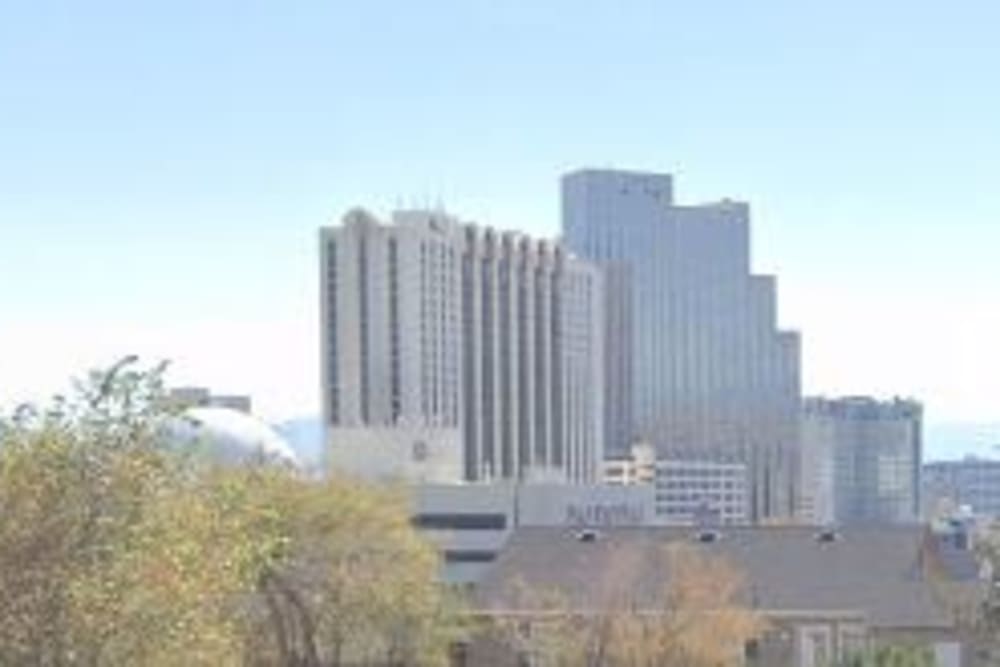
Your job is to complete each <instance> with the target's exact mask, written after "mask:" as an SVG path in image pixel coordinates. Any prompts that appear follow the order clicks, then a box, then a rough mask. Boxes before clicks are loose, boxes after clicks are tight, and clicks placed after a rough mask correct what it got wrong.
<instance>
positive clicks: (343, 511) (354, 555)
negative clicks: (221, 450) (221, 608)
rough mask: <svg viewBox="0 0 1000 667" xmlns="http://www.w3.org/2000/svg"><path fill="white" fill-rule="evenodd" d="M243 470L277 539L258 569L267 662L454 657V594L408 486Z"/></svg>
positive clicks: (259, 649)
mask: <svg viewBox="0 0 1000 667" xmlns="http://www.w3.org/2000/svg"><path fill="white" fill-rule="evenodd" d="M244 474H246V475H247V476H248V478H249V479H248V482H249V483H247V484H244V485H243V487H242V488H245V489H252V490H253V491H252V497H249V498H247V499H246V500H245V503H246V507H245V511H246V513H247V516H248V517H249V520H250V521H251V522H254V523H257V524H258V527H257V528H254V529H253V530H252V532H255V533H257V532H260V533H266V534H270V535H272V540H273V545H274V548H273V550H272V551H271V552H270V553H267V554H266V555H265V556H264V558H263V559H262V561H261V564H260V567H259V568H258V575H257V585H256V590H255V595H254V605H253V607H252V608H253V613H252V615H251V618H250V621H251V626H252V628H253V630H254V631H253V632H252V633H251V636H252V637H255V638H257V641H256V642H255V644H254V647H253V648H254V651H253V652H254V653H255V654H256V655H258V656H259V661H260V662H261V664H274V663H275V662H277V663H279V664H284V665H291V664H296V665H299V664H300V665H310V666H311V665H330V666H332V667H336V666H338V665H343V664H382V665H416V664H419V665H438V664H444V663H445V662H446V659H447V655H448V649H449V647H450V645H451V643H452V641H453V640H454V639H455V638H456V636H457V635H456V633H457V632H458V626H457V622H456V619H457V613H455V610H454V608H453V604H454V601H453V600H452V599H451V598H450V597H449V596H448V595H447V592H446V590H445V589H444V588H443V587H442V586H440V585H439V584H438V583H437V580H436V579H437V574H438V571H439V567H440V562H439V556H438V554H437V552H436V551H435V550H434V548H433V547H431V546H430V544H429V543H427V542H425V541H424V540H423V539H422V538H421V537H420V536H419V535H418V534H417V533H416V531H414V529H413V528H412V526H411V524H410V521H409V511H408V508H407V506H406V503H405V496H404V495H403V494H402V493H399V492H398V491H396V490H394V489H386V488H380V487H375V486H370V485H366V484H363V483H360V482H357V481H353V480H349V479H340V478H334V479H331V480H329V481H327V482H324V483H317V484H303V483H301V482H300V481H299V480H295V479H290V478H289V477H288V476H286V475H284V474H281V473H275V472H274V471H261V470H248V471H246V472H245V473H244Z"/></svg>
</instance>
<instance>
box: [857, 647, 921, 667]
mask: <svg viewBox="0 0 1000 667" xmlns="http://www.w3.org/2000/svg"><path fill="white" fill-rule="evenodd" d="M841 664H842V666H843V667H934V665H935V661H934V655H933V653H931V651H930V650H929V649H927V648H924V647H917V646H883V647H880V648H877V649H873V650H870V651H865V652H864V653H861V654H859V655H855V656H851V657H849V658H847V659H846V660H844V661H843V662H842V663H841Z"/></svg>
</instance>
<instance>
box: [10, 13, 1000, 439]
mask: <svg viewBox="0 0 1000 667" xmlns="http://www.w3.org/2000/svg"><path fill="white" fill-rule="evenodd" d="M889 5H890V6H885V7H880V8H869V7H867V6H865V5H864V4H863V3H846V4H845V5H842V6H839V7H838V8H837V9H832V8H828V9H825V10H816V11H812V10H811V11H810V12H808V13H805V12H799V11H796V10H795V9H794V7H792V6H791V5H789V4H787V3H777V4H776V5H775V6H768V7H754V8H753V10H752V11H751V9H749V8H727V9H726V12H727V13H730V14H732V13H736V14H739V17H738V18H739V19H740V20H733V21H726V22H716V21H714V20H713V18H714V12H713V9H712V8H704V9H698V8H692V7H686V8H678V9H677V10H676V12H677V13H676V16H674V15H673V14H672V12H667V11H665V10H663V9H661V8H657V7H656V6H654V5H652V4H644V3H638V4H637V5H636V6H634V7H633V8H631V11H622V12H619V13H612V12H610V10H598V9H588V8H579V7H575V6H570V5H568V4H562V3H553V4H552V5H551V6H547V7H545V8H539V7H529V6H527V5H524V4H522V5H518V4H517V3H512V4H511V5H510V6H509V7H507V8H505V9H503V10H496V11H495V12H494V13H493V15H492V16H491V17H490V20H483V19H482V18H480V17H477V16H476V12H475V10H474V9H462V8H460V7H459V6H457V5H451V6H447V5H444V4H437V5H436V6H434V7H431V8H429V9H427V10H423V11H418V10H416V9H407V8H403V9H401V10H400V11H398V12H396V13H393V14H392V15H391V16H383V15H382V14H381V13H380V12H379V11H378V10H377V9H376V8H353V9H351V10H349V11H343V10H338V9H336V8H330V7H324V6H321V5H320V4H319V3H317V4H315V5H310V4H305V5H303V6H302V8H301V9H300V10H299V11H298V12H297V13H286V14H283V15H279V12H277V11H276V10H269V9H267V8H264V7H255V6H245V7H240V8H239V9H238V8H237V7H236V6H235V5H226V6H222V5H220V6H217V7H213V8H207V7H201V6H199V5H198V4H196V3H177V4H176V5H172V6H171V8H170V9H165V8H161V9H152V8H139V7H132V6H128V5H126V4H125V3H108V4H107V6H99V7H87V8H83V7H80V8H78V9H67V10H66V11H65V12H63V16H62V19H61V20H60V21H58V22H55V21H54V20H52V19H51V17H49V16H47V15H46V14H45V12H44V10H43V9H41V8H36V7H25V8H17V9H15V8H5V9H3V10H0V13H2V14H3V15H4V16H3V20H0V45H2V46H0V76H3V79H4V81H6V82H8V83H9V85H7V86H5V90H4V91H3V92H2V93H0V101H2V102H3V103H2V104H0V128H3V130H0V145H2V146H3V150H2V151H0V183H2V185H0V266H2V267H3V277H4V280H3V281H2V284H0V313H2V314H0V402H3V403H5V404H7V405H9V404H10V403H11V402H12V401H17V400H23V399H39V398H42V397H44V396H45V395H47V394H49V393H51V392H54V391H57V390H59V389H61V388H63V387H65V386H66V384H67V378H68V377H69V376H70V375H73V374H79V373H82V372H83V371H84V370H85V369H86V368H88V367H90V366H93V365H100V364H106V363H110V362H111V361H113V360H114V359H116V358H117V357H120V356H123V355H125V354H128V353H132V352H135V353H140V354H142V355H143V356H144V357H147V358H150V359H155V358H160V357H166V358H171V359H174V360H175V362H176V369H175V376H174V379H175V381H176V382H178V383H195V384H206V385H210V386H213V387H218V388H219V389H220V390H223V391H233V392H240V393H249V394H252V395H253V396H254V399H255V402H256V403H257V404H258V405H259V406H260V409H261V412H262V413H263V414H264V415H266V416H268V417H270V418H275V419H281V418H285V417H292V416H298V415H303V414H317V413H318V411H319V410H318V409H319V378H318V359H319V354H318V340H317V334H316V328H317V327H316V323H317V320H318V313H316V312H314V310H315V303H316V302H317V300H318V295H317V294H316V287H315V284H314V282H315V281H314V270H313V268H314V266H315V256H314V251H315V248H314V243H313V242H314V238H315V236H314V234H315V229H316V228H317V227H319V226H321V225H323V224H326V223H328V222H329V221H331V220H334V219H336V218H337V217H338V216H339V215H340V214H341V213H342V212H343V211H345V210H347V209H348V208H350V207H351V206H353V205H355V204H358V203H366V204H369V205H371V207H372V208H373V210H374V211H375V212H376V213H377V214H380V215H381V214H382V213H384V212H385V211H387V210H388V209H390V208H392V207H393V205H394V203H395V202H396V201H397V200H399V201H400V203H406V202H407V201H408V200H410V201H412V200H416V201H417V202H422V203H426V204H430V205H432V206H433V205H435V204H436V203H437V201H438V200H439V199H440V200H442V201H443V202H444V203H445V204H446V206H447V208H448V209H449V211H451V212H454V213H455V214H457V215H460V216H461V217H462V218H463V219H470V220H472V221H474V222H476V223H478V224H482V225H496V226H498V227H503V228H506V227H508V226H516V227H518V228H521V229H523V230H524V231H525V232H526V233H529V234H531V235H535V236H543V237H552V236H555V234H556V231H557V229H558V222H559V218H558V194H557V193H558V190H557V188H558V177H559V176H560V175H561V174H562V173H564V172H567V171H569V170H571V169H573V168H578V167H585V166H598V167H600V166H606V165H607V163H608V162H610V163H612V164H614V165H615V166H617V167H623V168H636V169H652V170H655V171H664V172H673V173H676V174H677V175H678V181H679V185H680V187H681V188H682V190H683V191H684V192H685V193H686V196H685V199H686V200H687V201H692V202H697V201H705V200H717V199H720V198H723V197H732V198H735V199H740V200H746V201H749V203H750V206H751V211H752V215H753V219H754V229H755V243H754V248H753V250H754V253H753V254H754V257H753V263H754V266H755V268H756V269H758V270H760V271H761V272H764V273H775V274H777V275H778V276H780V278H781V288H780V302H781V304H782V307H781V310H780V324H781V325H782V326H783V327H790V328H794V329H797V330H800V331H801V332H802V333H803V340H804V346H803V369H804V387H803V389H804V393H806V394H807V395H810V394H816V393H821V394H828V395H841V394H874V395H877V396H884V397H888V396H892V395H896V394H900V395H912V396H915V397H917V398H919V399H920V400H921V401H922V402H924V403H925V405H926V406H927V423H928V426H929V427H933V425H934V424H935V423H942V422H953V421H972V422H994V423H995V422H997V421H1000V419H998V417H997V411H996V410H997V408H996V402H995V396H997V395H998V394H1000V351H998V350H997V347H996V345H995V342H993V341H995V340H997V339H1000V312H998V311H997V309H996V308H995V302H996V294H997V293H998V290H1000V277H998V275H997V272H996V270H995V268H994V266H993V264H994V259H993V255H994V253H995V248H996V247H997V245H998V241H1000V237H998V231H997V229H996V227H995V224H994V223H995V221H996V220H997V219H998V218H1000V201H998V200H997V196H996V194H995V190H994V188H993V179H994V176H995V174H996V173H997V172H998V169H1000V163H998V158H997V156H998V155H1000V150H997V149H998V148H1000V133H998V132H997V129H996V125H995V121H994V120H993V119H995V118H996V117H997V116H1000V108H998V107H1000V97H998V96H997V94H996V93H994V92H992V91H990V90H988V88H989V87H988V86H983V85H982V82H983V81H988V80H989V77H990V75H991V73H992V72H993V71H995V69H996V67H997V65H998V64H1000V58H998V57H997V50H996V48H995V46H991V44H992V42H991V41H989V40H991V35H990V26H992V25H995V24H996V19H997V18H998V16H997V13H998V9H997V8H996V7H995V6H993V5H990V4H988V3H979V4H976V3H974V4H973V5H970V6H968V7H966V8H965V11H964V12H952V11H947V10H946V8H943V7H939V8H924V7H913V6H912V5H911V4H909V3H907V5H906V8H907V11H906V12H895V11H893V8H892V7H891V5H893V3H889ZM902 6H903V5H901V4H897V5H896V7H895V8H896V9H898V8H900V7H902ZM716 9H718V8H716ZM817 12H819V13H818V14H817ZM8 14H9V16H7V15H8ZM807 14H808V15H807ZM668 19H669V20H668ZM678 24H683V25H685V26H686V28H687V29H686V30H684V31H677V30H672V29H671V28H670V26H674V25H678ZM889 25H891V26H892V30H887V26H889ZM366 28H368V29H367V30H366ZM372 30H374V32H375V34H377V35H378V36H379V37H381V38H376V39H369V34H371V32H372ZM959 35H961V37H959ZM553 42H554V43H556V44H558V45H560V46H562V47H564V51H565V56H564V57H563V58H559V59H554V60H546V59H544V58H541V57H540V54H542V53H546V52H548V49H549V48H550V47H551V44H552V43H553ZM515 43H517V44H520V45H521V46H520V48H517V49H515V48H510V45H512V44H515ZM584 43H587V44H590V43H601V44H604V45H605V46H606V48H603V49H599V50H593V49H580V48H579V45H580V44H584ZM845 43H848V44H850V46H851V48H850V49H847V50H844V49H842V48H841V49H835V48H833V47H834V46H838V45H839V46H842V45H843V44H845ZM456 53H462V54H463V57H462V58H456V56H455V54H456ZM125 54H127V56H128V57H125ZM359 54H362V55H359ZM536 56H539V57H536ZM539 62H542V63H548V64H545V65H543V66H539V67H536V64H537V63H539ZM625 63H628V67H627V68H625V67H624V64H625ZM529 101H530V103H529ZM248 360H252V363H249V362H248ZM995 439H1000V437H997V438H995ZM934 448H935V444H934V442H933V440H932V439H931V438H930V433H929V438H928V451H930V452H934ZM955 453H956V454H957V453H961V452H955Z"/></svg>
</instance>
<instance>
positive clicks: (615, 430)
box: [562, 170, 801, 519]
mask: <svg viewBox="0 0 1000 667" xmlns="http://www.w3.org/2000/svg"><path fill="white" fill-rule="evenodd" d="M673 194H674V193H673V179H672V177H671V176H669V175H666V174H650V173H635V172H623V171H606V170H585V171H578V172H574V173H571V174H568V175H567V176H565V177H564V178H563V181H562V208H563V210H562V216H563V218H562V227H563V234H564V237H565V239H566V244H567V247H568V248H569V249H570V250H572V251H573V252H574V253H577V254H578V255H580V256H581V257H584V258H586V259H590V260H593V261H595V262H597V263H598V264H600V266H601V267H602V268H603V269H604V271H605V282H606V290H605V304H606V307H605V311H606V324H607V326H606V332H607V333H606V336H605V341H604V343H605V370H604V375H605V378H606V381H607V397H608V400H607V403H606V417H605V420H604V425H605V440H606V442H607V446H608V449H609V451H611V452H624V451H626V450H627V448H628V446H629V445H630V443H631V442H633V441H634V440H643V441H648V442H652V443H654V444H655V445H656V447H657V450H658V455H659V458H666V459H674V460H676V459H695V460H714V461H718V462H732V463H742V464H744V465H746V466H747V467H748V470H749V474H750V479H751V486H750V494H751V498H750V511H751V515H752V517H753V518H754V519H762V518H766V517H781V516H789V515H791V514H792V513H793V511H794V508H795V505H796V499H795V484H796V482H797V481H798V477H797V465H798V464H797V446H798V410H799V403H800V400H801V395H800V394H801V389H800V370H799V366H800V364H799V357H800V350H799V337H798V334H796V333H793V332H788V331H780V330H779V329H778V328H777V324H776V321H777V318H776V296H775V279H774V278H773V277H771V276H763V275H755V274H753V273H752V270H751V265H750V221H749V217H750V212H749V207H748V206H747V205H746V204H744V203H739V202H732V201H723V202H719V203H715V204H708V205H703V206H685V205H678V204H676V203H675V202H674V196H673Z"/></svg>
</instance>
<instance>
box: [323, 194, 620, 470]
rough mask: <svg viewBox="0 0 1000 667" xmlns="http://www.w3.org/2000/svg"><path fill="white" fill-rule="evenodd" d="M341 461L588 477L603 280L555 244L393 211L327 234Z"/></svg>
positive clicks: (334, 409) (360, 465)
mask: <svg viewBox="0 0 1000 667" xmlns="http://www.w3.org/2000/svg"><path fill="white" fill-rule="evenodd" d="M321 255H322V279H321V284H322V325H321V335H322V359H323V403H324V417H325V423H326V425H327V427H328V433H329V437H330V445H329V447H330V450H329V451H330V454H331V458H332V461H333V462H334V464H340V465H341V466H342V467H346V468H348V469H350V470H352V471H353V472H358V473H361V474H368V475H373V474H374V475H398V476H402V477H409V478H419V479H423V480H426V481H460V480H466V481H479V480H490V479H555V480H563V481H573V482H589V481H594V480H595V479H597V478H598V477H599V475H600V462H601V459H602V453H603V448H602V441H601V436H602V433H603V416H604V406H603V396H604V393H603V386H604V383H603V378H602V373H603V366H602V364H601V353H602V351H603V341H602V336H603V333H604V329H603V318H602V306H603V300H602V296H601V295H602V281H601V276H600V272H599V270H598V269H597V268H596V267H594V266H593V265H591V264H589V263H587V262H583V261H581V260H578V259H576V258H574V257H572V256H570V255H569V254H568V253H567V252H566V251H565V250H564V249H563V248H562V247H560V246H559V245H557V244H553V243H550V242H546V241H536V240H532V239H529V238H527V237H525V236H524V235H521V234H518V233H513V232H498V231H495V230H493V229H490V228H482V227H477V226H475V225H470V224H464V223H461V222H459V221H458V220H456V219H454V218H452V217H450V216H448V215H446V214H444V213H441V212H433V211H399V212H396V213H395V214H394V215H393V222H392V224H384V223H381V222H379V221H377V220H376V219H375V218H373V217H372V216H371V215H369V214H368V213H366V212H364V211H361V210H354V211H351V212H350V213H348V214H347V216H345V219H344V222H343V225H341V226H339V227H333V228H326V229H323V230H322V232H321Z"/></svg>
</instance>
